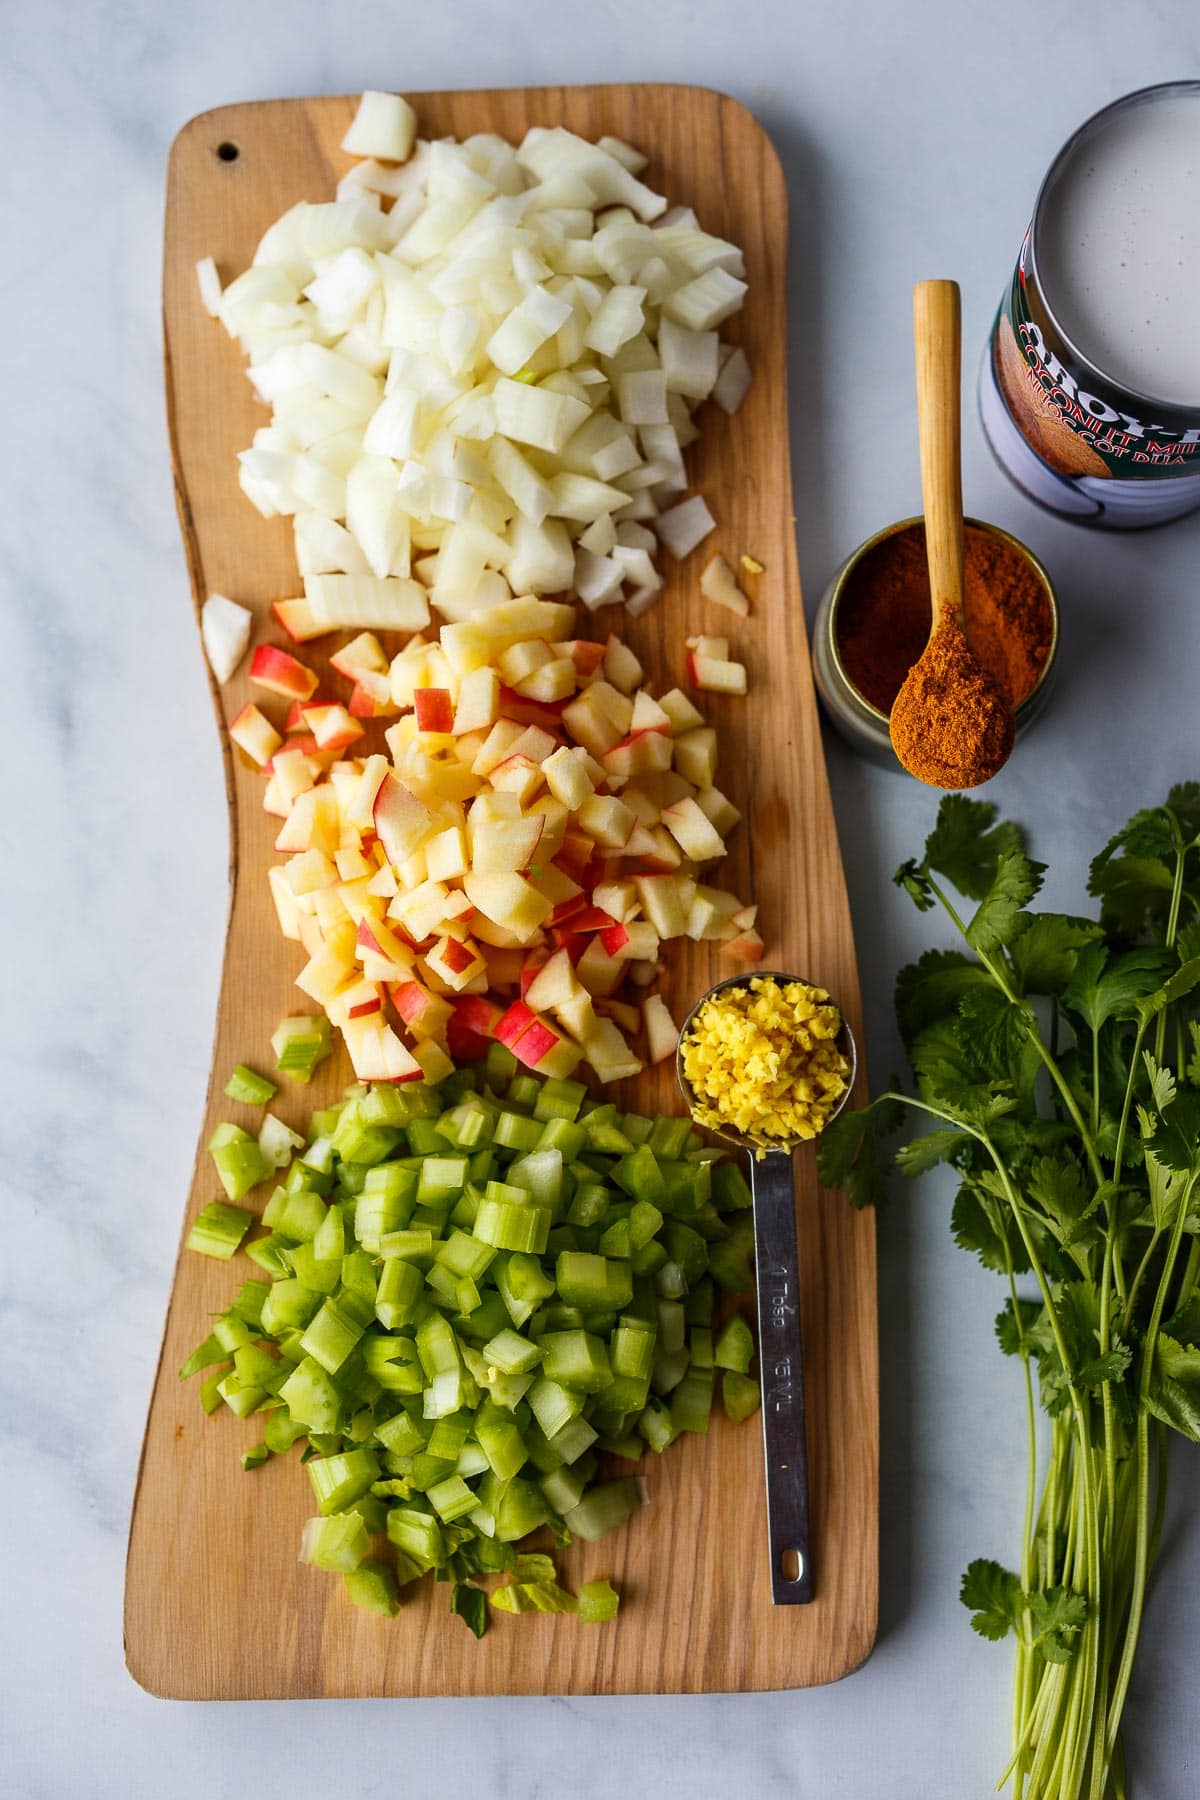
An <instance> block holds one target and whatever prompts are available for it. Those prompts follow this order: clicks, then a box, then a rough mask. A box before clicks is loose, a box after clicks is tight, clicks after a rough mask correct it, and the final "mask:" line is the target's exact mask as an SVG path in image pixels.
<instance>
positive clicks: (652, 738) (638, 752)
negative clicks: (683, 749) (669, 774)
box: [601, 731, 672, 782]
mask: <svg viewBox="0 0 1200 1800" xmlns="http://www.w3.org/2000/svg"><path fill="white" fill-rule="evenodd" d="M671 756H672V739H671V738H670V737H669V736H668V735H667V733H666V732H665V731H638V732H635V733H634V734H633V735H632V736H631V737H627V738H622V740H621V742H620V743H619V744H614V745H613V747H612V749H611V750H607V751H605V753H604V756H603V757H602V758H601V762H602V765H603V768H604V773H605V775H606V776H607V778H608V780H609V781H610V782H625V781H629V780H630V779H631V778H633V777H635V776H640V775H653V774H656V773H658V772H660V771H662V770H664V769H669V768H670V766H671Z"/></svg>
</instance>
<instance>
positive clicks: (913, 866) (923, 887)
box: [892, 856, 937, 912]
mask: <svg viewBox="0 0 1200 1800" xmlns="http://www.w3.org/2000/svg"><path fill="white" fill-rule="evenodd" d="M892 880H893V882H894V883H895V885H896V886H897V887H898V888H903V889H904V891H905V893H906V894H907V895H908V897H909V899H910V900H911V901H912V903H913V905H914V906H915V907H916V909H917V911H918V912H929V910H930V909H931V907H933V906H935V905H936V904H937V903H936V901H935V900H934V897H933V889H932V888H931V887H930V885H929V877H928V876H927V875H926V874H925V871H924V870H923V869H922V868H921V867H920V865H919V864H918V862H917V859H916V857H914V856H910V857H909V859H908V861H907V862H905V863H901V864H900V867H899V868H898V869H897V870H896V873H895V874H894V875H893V876H892Z"/></svg>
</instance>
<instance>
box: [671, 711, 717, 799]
mask: <svg viewBox="0 0 1200 1800" xmlns="http://www.w3.org/2000/svg"><path fill="white" fill-rule="evenodd" d="M674 756H675V768H676V770H677V772H678V773H679V774H680V775H681V776H682V777H683V779H684V780H685V781H690V782H691V784H692V786H693V787H695V788H706V787H711V786H712V784H713V777H714V776H715V774H716V772H717V734H716V732H715V731H714V730H713V728H712V726H711V725H702V726H700V727H699V728H698V729H697V730H695V731H685V732H684V733H683V734H682V736H680V737H677V738H676V739H675V750H674Z"/></svg>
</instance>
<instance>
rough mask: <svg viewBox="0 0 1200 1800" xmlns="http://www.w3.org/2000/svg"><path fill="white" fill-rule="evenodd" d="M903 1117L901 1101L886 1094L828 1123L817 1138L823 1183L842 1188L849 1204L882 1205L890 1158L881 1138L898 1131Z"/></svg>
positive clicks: (818, 1160) (820, 1173)
mask: <svg viewBox="0 0 1200 1800" xmlns="http://www.w3.org/2000/svg"><path fill="white" fill-rule="evenodd" d="M902 1118H903V1110H902V1107H901V1104H900V1102H899V1101H898V1100H896V1099H894V1098H893V1097H892V1096H891V1095H890V1094H885V1095H883V1096H881V1098H880V1099H878V1100H873V1101H872V1102H871V1104H870V1106H863V1107H860V1108H859V1109H858V1110H857V1111H856V1112H844V1113H842V1114H841V1115H840V1116H839V1117H838V1118H836V1119H834V1120H833V1121H832V1123H830V1124H829V1125H827V1126H826V1127H825V1129H824V1131H823V1132H822V1133H821V1136H820V1138H819V1139H818V1141H817V1173H818V1175H819V1176H820V1178H821V1180H822V1182H823V1183H824V1185H825V1186H826V1187H830V1188H841V1190H842V1192H843V1193H844V1194H845V1196H846V1198H847V1200H849V1202H850V1204H851V1205H852V1206H856V1207H859V1208H862V1207H864V1206H882V1205H883V1203H884V1202H885V1200H886V1199H887V1167H888V1163H889V1161H890V1157H889V1155H888V1152H887V1151H886V1150H885V1149H884V1147H883V1144H882V1142H881V1140H882V1139H883V1138H885V1137H889V1136H891V1134H892V1133H893V1132H895V1131H898V1130H899V1128H900V1122H901V1119H902Z"/></svg>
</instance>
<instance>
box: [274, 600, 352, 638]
mask: <svg viewBox="0 0 1200 1800" xmlns="http://www.w3.org/2000/svg"><path fill="white" fill-rule="evenodd" d="M271 611H272V612H273V613H274V614H275V617H276V618H277V619H278V621H279V623H280V624H281V625H282V626H283V629H284V630H285V631H286V632H287V634H288V636H289V637H290V638H291V640H292V642H293V643H294V644H307V643H310V642H311V641H312V639H313V638H319V637H328V636H329V634H330V632H331V631H336V630H337V626H336V625H325V624H322V623H321V622H320V621H319V620H318V619H317V618H316V616H315V614H314V613H313V609H312V607H311V606H310V605H309V603H308V601H307V600H276V601H275V602H274V604H273V605H272V607H271Z"/></svg>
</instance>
